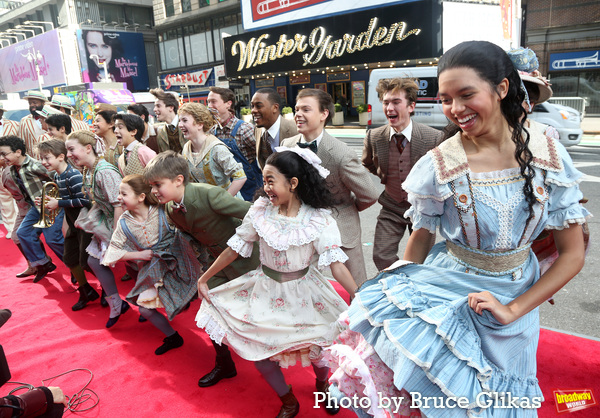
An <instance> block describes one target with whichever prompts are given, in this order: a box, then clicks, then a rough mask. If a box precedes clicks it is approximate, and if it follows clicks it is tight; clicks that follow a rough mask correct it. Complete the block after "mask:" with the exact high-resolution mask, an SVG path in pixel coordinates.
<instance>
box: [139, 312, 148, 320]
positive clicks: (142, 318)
mask: <svg viewBox="0 0 600 418" xmlns="http://www.w3.org/2000/svg"><path fill="white" fill-rule="evenodd" d="M146 321H147V319H146V318H144V315H141V314H140V317H139V318H138V322H146Z"/></svg>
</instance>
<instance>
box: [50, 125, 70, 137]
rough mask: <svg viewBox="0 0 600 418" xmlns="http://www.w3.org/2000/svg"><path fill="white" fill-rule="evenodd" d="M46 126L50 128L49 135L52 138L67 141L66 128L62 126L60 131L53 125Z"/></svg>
mask: <svg viewBox="0 0 600 418" xmlns="http://www.w3.org/2000/svg"><path fill="white" fill-rule="evenodd" d="M46 126H48V129H47V131H48V134H49V135H50V136H51V137H52V138H56V139H62V140H63V141H64V140H66V139H67V136H68V135H67V134H66V132H65V127H64V126H61V127H60V129H56V126H52V125H48V124H46Z"/></svg>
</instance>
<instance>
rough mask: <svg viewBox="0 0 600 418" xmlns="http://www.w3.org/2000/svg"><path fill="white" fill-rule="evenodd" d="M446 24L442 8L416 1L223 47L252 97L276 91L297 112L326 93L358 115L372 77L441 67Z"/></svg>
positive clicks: (230, 68)
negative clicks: (309, 93) (300, 99)
mask: <svg viewBox="0 0 600 418" xmlns="http://www.w3.org/2000/svg"><path fill="white" fill-rule="evenodd" d="M441 21H442V6H441V2H437V1H416V2H405V3H400V4H395V5H392V6H384V7H377V8H372V9H367V10H361V11H358V12H353V13H345V14H337V15H333V16H329V17H325V18H321V19H307V20H304V21H301V22H298V23H292V24H286V25H283V26H274V27H267V28H261V29H258V30H254V31H250V32H246V33H243V34H239V35H235V36H229V37H226V38H224V39H223V58H224V65H225V77H226V78H227V79H229V80H233V81H236V80H237V81H238V82H239V83H240V84H245V83H244V81H245V80H249V97H251V95H252V94H253V93H254V91H256V90H257V89H259V88H263V87H270V88H274V89H276V90H277V91H278V92H279V94H280V95H281V96H282V97H283V99H284V102H285V103H286V104H287V105H289V106H293V105H294V104H295V97H296V95H297V94H298V91H299V90H301V89H303V88H317V89H321V90H323V91H327V92H328V93H330V94H331V95H332V96H333V99H334V101H336V102H340V101H342V102H344V101H345V102H347V104H348V109H349V111H350V112H351V113H352V114H356V107H357V106H359V105H361V104H366V102H367V97H366V92H367V83H368V79H369V72H370V70H372V69H375V68H393V67H404V66H418V65H435V64H436V62H437V59H438V58H439V57H440V56H441V55H442V25H441ZM249 97H247V99H248V100H247V102H249Z"/></svg>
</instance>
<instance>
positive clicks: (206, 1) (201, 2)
mask: <svg viewBox="0 0 600 418" xmlns="http://www.w3.org/2000/svg"><path fill="white" fill-rule="evenodd" d="M198 6H199V7H206V6H210V0H198Z"/></svg>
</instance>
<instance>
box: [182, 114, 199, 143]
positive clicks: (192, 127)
mask: <svg viewBox="0 0 600 418" xmlns="http://www.w3.org/2000/svg"><path fill="white" fill-rule="evenodd" d="M179 129H180V130H181V133H182V134H183V137H184V138H185V139H192V138H196V137H198V134H199V133H200V132H204V128H203V126H202V124H198V123H196V120H195V119H194V117H193V116H192V115H190V114H189V113H185V112H181V113H180V114H179Z"/></svg>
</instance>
